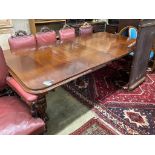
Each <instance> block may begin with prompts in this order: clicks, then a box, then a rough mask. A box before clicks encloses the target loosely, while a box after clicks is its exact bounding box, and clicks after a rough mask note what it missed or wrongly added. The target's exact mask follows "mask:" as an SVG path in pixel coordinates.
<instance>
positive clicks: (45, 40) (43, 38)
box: [35, 31, 56, 47]
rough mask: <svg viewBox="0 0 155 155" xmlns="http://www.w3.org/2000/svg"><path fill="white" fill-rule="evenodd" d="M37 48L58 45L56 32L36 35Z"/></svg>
mask: <svg viewBox="0 0 155 155" xmlns="http://www.w3.org/2000/svg"><path fill="white" fill-rule="evenodd" d="M35 37H36V40H37V47H43V46H49V45H53V44H55V43H56V33H55V31H49V32H39V33H37V34H36V36H35Z"/></svg>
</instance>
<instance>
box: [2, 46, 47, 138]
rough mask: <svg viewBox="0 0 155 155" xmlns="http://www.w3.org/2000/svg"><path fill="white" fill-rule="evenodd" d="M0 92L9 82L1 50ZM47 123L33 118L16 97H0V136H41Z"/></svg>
mask: <svg viewBox="0 0 155 155" xmlns="http://www.w3.org/2000/svg"><path fill="white" fill-rule="evenodd" d="M0 73H1V74H0V90H2V89H4V87H5V86H6V82H7V80H6V79H7V76H8V72H7V66H6V63H5V59H4V55H3V52H2V49H1V48H0ZM44 130H45V123H44V121H43V120H41V119H40V118H33V117H32V115H31V112H30V109H29V107H28V106H27V105H26V104H24V103H23V102H22V101H21V100H20V99H18V98H17V97H15V96H2V97H0V135H2V134H3V135H4V134H5V135H16V134H22V135H25V134H41V133H43V132H44Z"/></svg>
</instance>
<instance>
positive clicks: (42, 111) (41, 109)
mask: <svg viewBox="0 0 155 155" xmlns="http://www.w3.org/2000/svg"><path fill="white" fill-rule="evenodd" d="M46 108H47V102H46V96H45V95H41V96H39V98H38V100H37V101H36V102H35V103H33V104H32V107H31V113H32V115H33V116H34V117H40V118H42V119H43V120H44V121H45V122H46V121H47V120H48V116H47V113H46Z"/></svg>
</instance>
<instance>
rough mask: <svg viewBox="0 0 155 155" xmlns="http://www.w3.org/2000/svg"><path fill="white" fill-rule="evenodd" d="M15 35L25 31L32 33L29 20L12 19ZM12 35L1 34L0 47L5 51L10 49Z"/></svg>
mask: <svg viewBox="0 0 155 155" xmlns="http://www.w3.org/2000/svg"><path fill="white" fill-rule="evenodd" d="M12 25H13V33H14V32H15V31H18V30H25V31H26V32H27V33H30V28H29V20H28V19H12ZM13 33H12V34H13ZM10 36H11V33H6V34H0V46H1V47H2V49H3V50H7V49H9V44H8V38H9V37H10Z"/></svg>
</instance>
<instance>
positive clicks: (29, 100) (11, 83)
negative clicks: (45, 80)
mask: <svg viewBox="0 0 155 155" xmlns="http://www.w3.org/2000/svg"><path fill="white" fill-rule="evenodd" d="M6 82H7V84H8V85H9V86H10V87H11V88H12V89H13V90H14V91H15V92H17V93H18V95H19V96H21V97H22V98H23V99H24V101H25V102H26V103H28V104H29V105H31V103H32V102H33V101H36V100H37V99H38V96H37V95H33V94H30V93H27V92H26V91H25V90H24V89H23V88H22V87H21V86H20V85H19V84H18V83H17V82H16V81H15V79H14V78H12V77H7V78H6Z"/></svg>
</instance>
